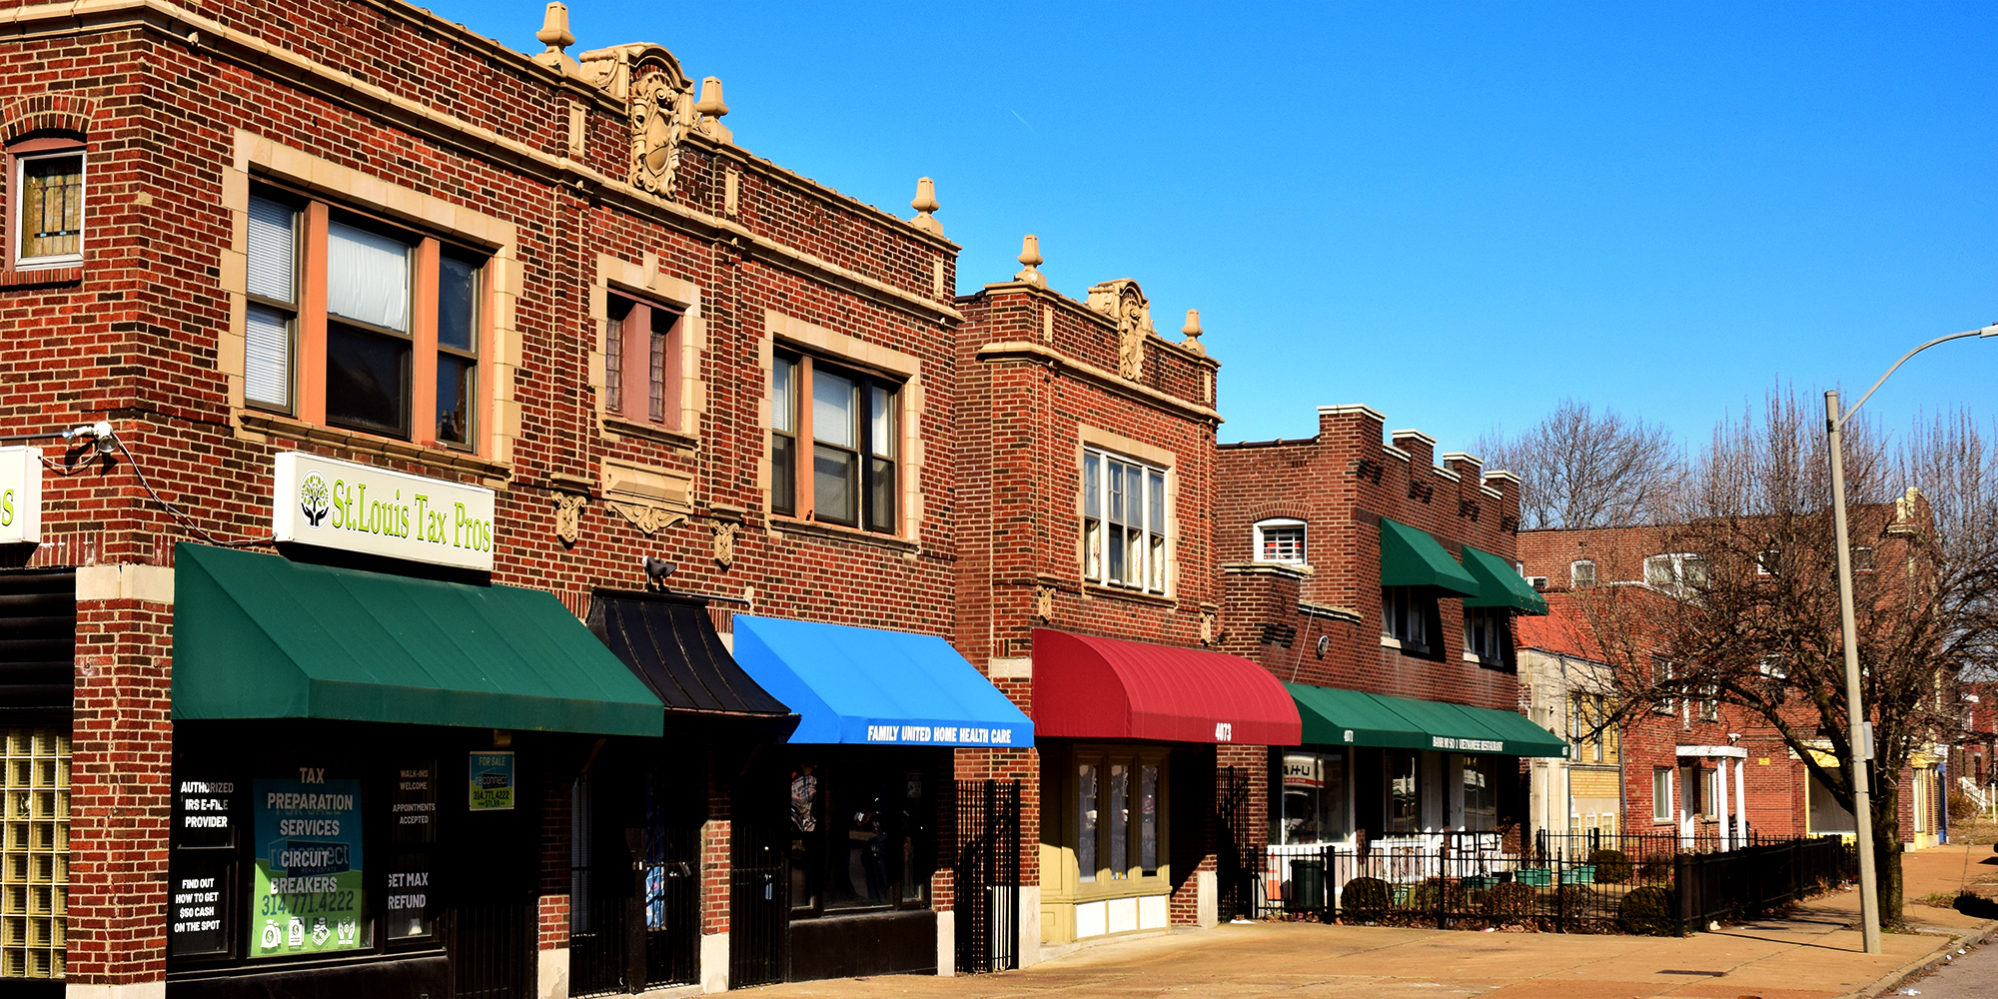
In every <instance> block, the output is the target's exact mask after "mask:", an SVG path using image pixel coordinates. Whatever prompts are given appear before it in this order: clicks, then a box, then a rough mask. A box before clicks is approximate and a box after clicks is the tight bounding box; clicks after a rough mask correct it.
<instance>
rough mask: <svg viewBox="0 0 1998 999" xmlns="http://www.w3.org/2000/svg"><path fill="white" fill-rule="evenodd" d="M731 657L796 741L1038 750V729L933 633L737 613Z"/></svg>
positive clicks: (980, 674) (975, 669)
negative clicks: (779, 708) (790, 718)
mask: <svg viewBox="0 0 1998 999" xmlns="http://www.w3.org/2000/svg"><path fill="white" fill-rule="evenodd" d="M734 652H735V661H736V662H737V663H738V664H739V665H741V666H742V668H743V670H744V671H745V672H747V673H748V674H749V675H750V677H752V678H753V679H755V680H756V682H757V684H758V685H760V686H761V687H762V688H763V689H764V690H767V691H769V692H770V694H771V695H772V696H774V697H776V698H777V699H778V700H780V701H783V702H784V703H785V704H787V705H789V706H790V708H791V710H793V711H796V712H797V713H798V714H799V716H800V717H801V718H802V719H803V720H802V721H800V722H799V723H798V728H797V730H796V731H794V732H792V733H791V738H790V741H791V742H793V743H857V744H872V745H915V746H924V745H928V746H979V747H987V748H1009V749H1019V748H1026V747H1028V746H1032V745H1033V744H1034V723H1033V722H1032V721H1029V720H1028V719H1027V716H1026V715H1024V714H1021V713H1020V709H1019V708H1016V707H1014V706H1013V702H1012V701H1009V700H1007V699H1006V695H1005V694H1002V693H1000V692H999V690H998V688H996V687H994V686H992V684H991V683H990V682H988V681H987V680H986V679H985V676H984V674H982V673H980V672H978V669H977V667H974V666H972V665H971V664H970V663H969V662H966V661H965V659H964V657H963V656H960V655H958V654H957V650H956V649H953V648H951V647H950V643H949V642H946V641H944V640H943V639H941V638H938V637H936V636H934V635H916V634H910V633H908V632H901V631H881V630H879V629H875V628H852V627H847V626H845V625H837V624H820V623H817V622H813V621H789V620H783V619H779V618H769V617H750V616H749V615H746V614H737V615H736V616H735V650H734Z"/></svg>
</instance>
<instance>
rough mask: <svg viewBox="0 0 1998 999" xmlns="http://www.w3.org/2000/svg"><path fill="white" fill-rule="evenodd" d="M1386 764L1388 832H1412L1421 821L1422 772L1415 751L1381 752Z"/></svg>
mask: <svg viewBox="0 0 1998 999" xmlns="http://www.w3.org/2000/svg"><path fill="white" fill-rule="evenodd" d="M1382 756H1383V758H1384V759H1385V760H1386V765H1387V806H1388V807H1387V831H1388V832H1390V833H1412V832H1415V831H1416V830H1417V828H1419V826H1420V823H1421V821H1422V819H1421V816H1422V797H1421V793H1420V791H1421V788H1420V784H1421V782H1420V781H1419V780H1418V779H1417V775H1418V774H1419V773H1420V772H1421V761H1420V758H1419V756H1418V754H1416V753H1414V752H1410V751H1403V750H1391V751H1389V752H1386V753H1383V754H1382Z"/></svg>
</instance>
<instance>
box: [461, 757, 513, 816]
mask: <svg viewBox="0 0 1998 999" xmlns="http://www.w3.org/2000/svg"><path fill="white" fill-rule="evenodd" d="M471 762H472V766H471V798H470V799H469V800H468V803H467V806H466V807H467V808H469V809H470V810H471V811H474V812H505V811H512V810H513V785H514V781H513V753H511V752H504V753H473V754H472V761H471Z"/></svg>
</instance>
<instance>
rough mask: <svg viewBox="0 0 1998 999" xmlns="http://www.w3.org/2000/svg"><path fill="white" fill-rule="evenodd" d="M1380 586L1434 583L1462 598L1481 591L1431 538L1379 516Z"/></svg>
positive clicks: (1429, 584) (1454, 560)
mask: <svg viewBox="0 0 1998 999" xmlns="http://www.w3.org/2000/svg"><path fill="white" fill-rule="evenodd" d="M1381 585H1382V586H1434V587H1436V588H1438V589H1441V590H1448V591H1449V592H1451V593H1455V594H1457V595H1459V596H1465V597H1471V596H1476V595H1477V594H1478V593H1480V592H1481V591H1482V590H1483V588H1482V587H1480V586H1479V585H1478V581H1477V580H1476V579H1473V578H1472V577H1471V574H1470V573H1468V572H1465V571H1464V567H1463V566H1461V565H1458V564H1457V560H1456V559H1454V558H1451V557H1450V553H1449V552H1446V551H1444V550H1443V546H1442V545H1439V544H1437V543H1436V539H1435V538H1432V537H1430V536H1429V535H1428V534H1426V533H1424V532H1422V531H1418V530H1416V529H1415V528H1413V527H1410V526H1408V525H1407V524H1403V523H1400V522H1399V521H1393V520H1389V519H1387V518H1386V517H1382V518H1381Z"/></svg>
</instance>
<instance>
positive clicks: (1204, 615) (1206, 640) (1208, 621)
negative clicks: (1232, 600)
mask: <svg viewBox="0 0 1998 999" xmlns="http://www.w3.org/2000/svg"><path fill="white" fill-rule="evenodd" d="M1200 644H1202V645H1213V644H1214V612H1213V611H1201V612H1200Z"/></svg>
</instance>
